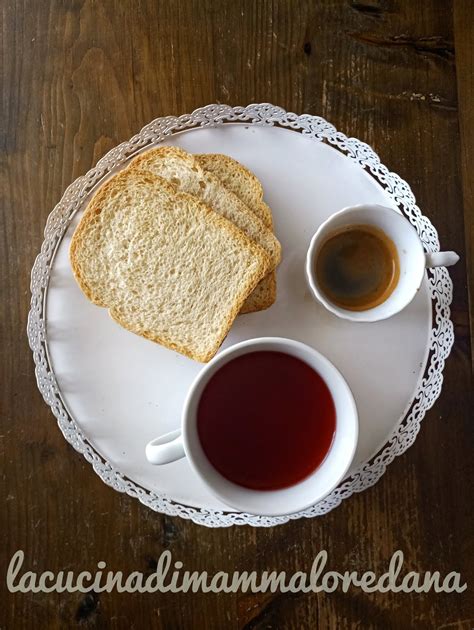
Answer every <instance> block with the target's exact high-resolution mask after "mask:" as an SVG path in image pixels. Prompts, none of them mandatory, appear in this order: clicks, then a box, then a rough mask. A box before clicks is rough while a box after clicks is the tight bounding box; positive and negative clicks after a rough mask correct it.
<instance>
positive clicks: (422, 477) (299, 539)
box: [0, 0, 474, 630]
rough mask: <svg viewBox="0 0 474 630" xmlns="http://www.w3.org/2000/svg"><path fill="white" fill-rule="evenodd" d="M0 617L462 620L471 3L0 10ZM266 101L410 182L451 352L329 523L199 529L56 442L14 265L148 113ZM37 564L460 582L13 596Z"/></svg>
mask: <svg viewBox="0 0 474 630" xmlns="http://www.w3.org/2000/svg"><path fill="white" fill-rule="evenodd" d="M2 7H3V12H2V16H3V21H2V35H3V57H2V61H3V64H2V75H1V76H2V83H3V85H2V88H3V89H2V94H3V100H2V104H3V112H2V116H1V119H0V125H1V165H2V169H1V195H2V203H1V221H2V230H1V254H2V264H1V268H0V275H1V291H2V293H1V302H0V309H1V325H2V327H1V331H2V333H1V368H2V373H1V385H0V386H1V392H0V410H1V429H0V462H1V476H0V484H1V492H2V494H1V497H2V510H1V516H0V528H1V529H0V532H1V535H2V538H3V540H2V543H1V545H0V567H1V574H0V578H1V584H0V592H1V601H0V628H2V629H8V630H10V629H17V628H19V629H22V628H32V629H35V630H36V629H38V628H76V627H86V628H119V629H122V628H124V629H131V628H135V629H137V630H138V629H140V630H141V629H142V628H160V629H171V630H175V629H181V628H184V629H188V628H191V629H195V628H196V629H201V628H203V629H206V630H214V629H216V630H221V629H224V628H225V629H227V628H229V629H237V628H238V629H244V628H245V629H247V630H250V629H258V630H263V629H264V628H265V629H266V628H278V629H280V628H283V629H300V628H305V629H306V628H308V629H313V628H319V629H334V630H336V629H337V630H345V629H352V628H359V629H363V630H366V629H368V630H372V629H377V630H378V629H383V630H391V629H394V630H400V629H411V628H415V629H417V630H418V629H422V630H424V629H427V630H428V629H429V630H431V629H432V628H438V629H441V628H443V629H446V630H447V629H449V630H454V629H462V630H464V629H466V630H471V629H472V628H474V596H473V588H474V563H473V557H474V546H473V542H474V537H473V531H474V496H473V478H474V465H473V456H472V455H473V451H474V431H473V424H472V422H473V416H474V413H473V400H472V374H471V365H472V355H471V345H470V324H471V330H472V323H473V317H472V313H473V311H472V310H471V311H470V310H469V297H468V293H469V291H468V289H469V288H470V294H471V305H472V304H473V302H472V296H473V277H474V276H473V267H472V260H473V257H472V255H473V213H474V188H473V176H472V164H473V163H474V135H473V134H474V106H473V102H474V78H473V77H474V35H473V24H474V3H473V2H471V0H459V1H458V0H454V2H451V1H449V0H446V1H444V0H420V1H419V2H412V1H411V0H352V1H351V0H331V1H324V0H308V1H294V2H291V1H290V0H287V1H279V0H275V1H273V2H271V1H267V0H259V1H254V0H245V1H240V0H229V1H214V2H212V1H211V0H195V1H173V0H167V1H161V0H137V1H135V2H133V1H132V0H130V1H126V0H122V1H120V0H102V1H99V0H97V1H93V0H61V1H60V0H30V1H29V2H27V1H26V0H24V1H21V0H18V1H17V2H13V1H11V0H4V1H3V2H2ZM260 101H269V102H272V103H275V104H278V105H281V106H282V107H284V108H286V109H289V110H292V111H295V112H299V113H302V112H307V113H313V114H320V115H322V116H324V117H326V118H327V119H328V120H329V121H330V122H332V123H334V124H335V125H336V126H337V127H338V128H339V129H341V131H344V132H346V133H348V134H349V135H353V136H356V137H358V138H360V139H362V140H364V141H365V142H368V143H369V144H371V145H372V146H373V147H374V148H375V150H376V151H377V152H378V153H379V155H380V156H381V159H382V161H383V162H384V163H385V164H387V165H388V166H389V167H390V168H391V169H393V170H394V171H396V172H397V173H399V174H400V175H401V177H403V178H405V179H406V180H408V182H409V183H410V185H411V186H412V188H413V191H414V193H415V195H416V198H417V201H418V203H419V206H420V207H421V209H422V211H423V212H424V213H425V214H427V215H428V216H429V217H430V218H431V219H432V221H433V223H434V225H435V226H436V228H437V230H438V233H439V237H440V241H441V245H442V247H443V248H445V249H454V250H456V251H457V252H459V253H460V255H461V261H460V263H459V264H458V265H457V266H456V267H454V268H453V269H452V278H453V281H454V301H453V305H452V319H453V322H454V327H455V334H456V342H455V345H454V348H453V351H452V354H451V356H450V358H449V360H448V362H447V364H446V369H445V372H444V375H445V376H444V385H443V391H442V394H441V396H440V398H439V400H438V401H437V402H436V404H435V406H434V407H433V409H431V410H430V411H429V413H428V414H427V416H426V418H425V420H424V422H423V426H422V429H421V431H420V434H419V436H418V438H417V440H416V443H415V444H414V446H413V447H411V448H410V449H409V450H408V451H407V452H406V453H405V454H404V455H403V456H401V457H399V458H397V460H396V461H395V462H394V463H393V464H391V465H390V467H389V469H388V470H387V473H386V474H385V475H384V477H383V478H382V480H381V481H379V482H378V483H377V484H376V485H375V486H374V487H373V488H371V489H369V490H367V491H365V492H363V493H361V494H358V495H356V496H353V497H352V498H351V499H350V500H348V501H345V502H343V504H342V505H341V506H340V507H339V508H337V509H335V510H333V511H332V512H331V513H330V514H328V515H326V516H324V517H321V518H317V519H312V520H306V519H302V520H299V521H296V522H291V523H289V524H287V525H283V526H279V527H275V528H271V529H258V530H257V529H251V528H249V527H247V526H244V527H234V528H230V529H221V530H209V529H206V528H203V527H199V526H197V525H194V524H192V523H190V522H186V521H183V520H180V519H177V518H170V517H166V516H161V515H159V514H155V513H153V512H152V511H150V510H148V509H147V508H145V507H143V506H142V505H140V504H139V502H138V501H136V500H134V499H132V498H130V497H127V496H123V495H121V494H119V493H117V492H114V491H113V490H112V489H110V488H108V487H107V486H105V485H104V484H103V483H102V481H101V480H100V479H99V477H97V475H95V474H94V472H93V471H92V469H91V467H90V466H89V464H87V463H86V461H85V460H84V459H83V458H82V457H81V456H80V455H78V454H77V453H76V452H75V451H74V450H73V449H72V448H71V447H70V446H69V445H68V444H67V443H66V442H65V440H64V439H63V437H62V436H61V434H60V432H59V430H58V428H57V425H56V422H55V420H54V418H53V416H52V414H51V412H50V410H49V408H48V407H47V406H46V405H45V403H44V402H43V400H42V399H41V396H40V394H39V392H38V390H37V387H36V383H35V377H34V369H33V361H32V357H31V353H30V351H29V349H28V345H27V340H26V334H25V329H26V317H27V312H28V308H29V299H30V295H29V274H30V270H31V266H32V264H33V261H34V258H35V256H36V254H37V253H38V251H39V248H40V245H41V242H42V239H43V229H44V226H45V222H46V218H47V216H48V214H49V212H50V211H51V209H52V208H53V206H54V205H55V203H56V202H57V201H58V200H59V199H60V197H61V195H62V192H63V191H64V189H65V188H66V187H67V185H68V184H69V183H71V182H72V181H73V180H74V179H75V178H76V177H77V176H79V175H81V174H83V173H85V172H86V171H87V170H88V169H89V168H90V167H92V166H93V165H94V163H95V162H96V161H97V159H98V158H100V157H101V156H102V155H103V154H104V153H105V152H106V151H107V150H109V149H110V148H111V147H113V146H114V145H116V144H117V143H119V142H121V141H122V140H125V139H128V138H129V137H130V136H131V135H133V133H135V132H136V131H138V130H139V129H140V128H141V126H142V125H144V124H145V123H147V122H149V121H150V120H152V119H153V118H155V117H157V116H163V115H167V114H181V113H185V112H189V111H191V110H193V109H194V108H196V107H198V106H201V105H205V104H207V103H211V102H223V103H229V104H233V105H236V104H242V105H243V104H247V103H250V102H260ZM17 549H23V550H24V551H25V554H26V560H25V567H26V568H27V569H31V570H35V571H39V572H41V571H44V570H51V571H56V572H57V571H59V570H74V571H76V572H79V571H81V570H83V569H89V570H95V567H96V564H97V562H98V561H99V560H104V561H106V562H107V566H108V568H110V569H114V570H121V571H123V572H124V573H129V572H131V571H134V570H136V571H144V572H150V570H151V568H152V567H153V564H154V562H156V559H157V558H158V557H159V556H160V554H161V552H162V551H163V550H165V549H169V550H170V551H171V552H172V554H173V558H174V559H175V560H181V561H182V562H184V564H185V567H186V568H188V569H190V570H207V571H209V572H210V573H213V572H215V571H218V570H223V571H229V572H231V571H234V570H240V571H243V570H248V571H251V570H257V571H263V570H277V571H280V570H286V571H287V572H289V573H293V572H295V571H297V570H301V571H306V570H309V568H310V565H311V563H312V560H313V558H314V556H315V555H316V554H317V553H318V552H319V551H320V550H322V549H326V550H327V552H328V554H329V568H331V569H334V570H338V571H345V570H354V571H359V572H362V571H364V570H369V569H372V570H374V571H376V572H379V573H380V572H383V571H385V570H386V568H387V564H388V561H389V559H390V557H391V555H392V553H393V552H394V551H395V550H397V549H401V550H403V552H404V554H405V568H406V570H417V571H426V570H439V571H440V572H441V573H442V574H446V573H448V572H450V571H459V572H460V573H461V575H462V577H463V579H464V581H467V583H468V589H467V591H465V592H464V593H462V594H436V593H434V592H430V593H428V594H418V595H417V594H394V593H388V594H364V593H362V592H360V591H358V590H351V591H349V592H348V593H347V594H344V593H342V592H340V591H337V592H335V593H333V594H306V595H288V594H278V593H277V594H273V595H272V594H265V595H259V594H242V593H236V594H203V593H196V594H188V595H182V594H161V595H160V594H154V595H152V594H142V595H139V594H119V593H117V592H113V593H110V594H100V595H98V596H96V595H94V596H92V595H81V594H77V593H71V594H67V593H64V594H57V593H52V594H41V593H38V594H33V593H29V594H21V593H15V594H11V593H9V592H8V591H7V590H6V587H5V579H4V576H5V574H6V567H7V565H8V562H9V560H10V558H11V556H12V554H13V553H14V552H15V551H16V550H17Z"/></svg>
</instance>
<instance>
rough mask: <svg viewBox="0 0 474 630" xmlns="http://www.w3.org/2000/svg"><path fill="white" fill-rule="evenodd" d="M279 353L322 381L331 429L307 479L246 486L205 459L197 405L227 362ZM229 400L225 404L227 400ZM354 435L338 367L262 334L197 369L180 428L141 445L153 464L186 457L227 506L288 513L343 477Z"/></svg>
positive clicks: (350, 402)
mask: <svg viewBox="0 0 474 630" xmlns="http://www.w3.org/2000/svg"><path fill="white" fill-rule="evenodd" d="M255 351H274V352H284V353H286V354H288V355H290V356H294V357H297V358H298V359H300V360H302V361H304V362H305V363H307V364H308V365H309V366H310V367H312V368H313V369H314V370H315V371H316V372H317V373H318V374H319V375H320V376H321V378H322V379H323V380H324V381H325V383H326V385H327V386H328V388H329V391H330V392H331V396H332V398H333V401H334V406H335V408H336V430H335V435H334V439H333V441H332V444H331V447H330V449H329V451H328V453H327V455H326V457H325V459H324V460H323V462H322V463H321V464H320V466H319V467H318V468H317V469H316V470H315V471H314V472H313V473H312V474H311V475H309V477H307V478H306V479H303V481H300V482H299V483H297V484H295V485H293V486H290V487H287V488H283V489H280V490H269V491H267V490H251V489H249V488H245V487H243V486H239V485H237V484H235V483H232V482H231V481H229V480H228V479H226V478H225V477H223V476H222V475H221V474H220V473H219V472H218V471H217V470H216V469H215V468H214V467H213V466H212V464H211V463H210V462H209V460H208V459H207V457H206V455H205V454H204V451H203V449H202V446H201V443H200V441H199V436H198V431H197V422H196V421H197V409H198V404H199V399H200V397H201V394H202V392H203V391H204V388H205V387H206V384H207V383H208V381H209V379H210V378H211V377H212V375H213V374H215V372H217V371H218V370H219V369H220V368H221V367H222V366H223V365H225V364H226V363H227V362H228V361H230V360H232V359H234V358H236V357H238V356H240V355H243V354H247V353H249V352H255ZM232 402H233V401H232V400H229V405H232ZM357 437H358V418H357V409H356V405H355V402H354V398H353V396H352V393H351V391H350V389H349V386H348V385H347V383H346V381H345V380H344V378H343V377H342V375H341V374H340V372H339V371H338V370H337V369H336V368H335V367H334V366H333V365H332V363H330V361H329V360H328V359H326V358H325V357H324V356H322V355H321V354H320V353H319V352H317V351H316V350H314V349H313V348H310V347H309V346H307V345H305V344H303V343H300V342H298V341H293V340H291V339H283V338H279V337H263V338H259V339H250V340H249V341H243V342H241V343H238V344H236V345H234V346H232V347H230V348H228V349H227V350H224V351H223V352H221V353H219V354H218V355H217V356H216V357H214V359H213V360H212V361H210V362H209V363H208V364H207V365H206V366H205V367H204V368H203V370H202V371H201V372H200V373H199V375H198V376H197V378H196V380H195V381H194V383H193V384H192V386H191V389H190V390H189V393H188V396H187V399H186V402H185V404H184V408H183V414H182V419H181V429H179V430H177V431H172V432H171V433H167V434H166V435H162V436H160V437H158V438H156V439H155V440H153V441H151V442H149V444H147V446H146V457H147V459H148V461H149V462H151V463H152V464H168V463H170V462H173V461H175V460H177V459H180V458H182V457H187V458H188V461H189V463H190V465H191V467H192V468H193V470H194V471H195V473H196V474H197V475H198V476H199V477H200V478H201V480H202V481H203V482H204V483H205V484H206V486H207V487H208V488H209V490H210V491H211V492H212V493H213V494H214V495H215V496H217V497H218V498H219V499H221V500H222V501H223V502H224V503H226V504H227V505H229V506H230V507H232V508H235V509H237V510H241V511H242V512H248V513H251V514H257V515H262V516H276V515H283V514H291V513H293V512H298V511H300V510H303V509H305V508H307V507H309V506H310V505H313V504H314V503H317V502H318V501H320V500H321V499H322V498H324V497H325V496H326V495H327V494H329V492H331V490H333V489H334V488H335V487H336V486H337V485H338V483H339V482H340V481H341V480H342V479H343V478H344V475H345V474H346V473H347V471H348V469H349V466H350V464H351V462H352V459H353V457H354V452H355V449H356V446H357Z"/></svg>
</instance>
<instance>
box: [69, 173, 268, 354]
mask: <svg viewBox="0 0 474 630" xmlns="http://www.w3.org/2000/svg"><path fill="white" fill-rule="evenodd" d="M70 260H71V265H72V269H73V272H74V275H75V277H76V279H77V281H78V283H79V286H80V287H81V289H82V290H83V292H84V293H85V294H86V296H87V297H88V298H89V299H90V300H91V301H92V302H94V303H95V304H98V305H100V306H103V307H106V308H108V309H109V312H110V314H111V316H112V317H113V319H115V320H116V321H117V322H119V323H120V324H121V325H122V326H123V327H124V328H127V329H128V330H130V331H132V332H134V333H136V334H138V335H141V336H143V337H146V338H148V339H151V340H153V341H155V342H158V343H160V344H162V345H164V346H167V347H168V348H171V349H173V350H176V351H178V352H181V353H182V354H185V355H187V356H189V357H191V358H192V359H195V360H197V361H203V362H206V361H209V360H210V359H211V358H212V356H213V355H214V354H215V353H216V352H217V350H218V348H219V346H220V344H221V343H222V341H223V340H224V338H225V336H226V335H227V332H228V330H229V328H230V326H231V325H232V322H233V320H234V318H235V317H236V315H237V314H238V312H239V310H240V308H241V306H242V304H243V302H244V300H245V298H246V297H247V296H248V294H249V293H250V292H251V291H252V290H253V289H254V288H255V286H256V284H257V283H258V281H259V280H260V279H261V278H262V277H263V276H264V275H265V274H266V273H267V272H268V269H269V268H270V260H269V257H268V255H267V253H266V252H265V251H264V249H263V248H262V247H260V246H259V245H257V244H256V243H254V242H253V241H252V240H251V239H250V238H248V237H247V236H246V235H245V234H244V233H243V232H242V231H241V230H239V229H238V228H237V227H236V226H235V225H234V224H233V223H232V222H231V221H228V220H227V219H225V218H224V217H222V216H220V215H218V214H217V213H216V212H214V211H213V210H211V209H210V208H209V207H208V206H207V205H206V204H204V203H202V202H200V201H198V200H197V199H196V198H195V197H193V196H191V195H187V194H184V193H176V192H175V190H174V188H173V186H171V185H170V184H169V183H168V182H166V181H165V180H164V179H162V178H159V177H156V176H154V175H152V174H150V173H146V172H139V171H132V170H129V169H125V170H124V171H122V172H120V173H118V174H117V175H115V176H114V177H112V178H111V179H110V180H109V181H108V182H106V183H105V184H104V185H103V186H102V187H101V188H100V189H99V191H98V192H97V194H96V195H95V196H94V197H93V199H92V200H91V202H90V203H89V205H88V207H87V208H86V210H85V212H84V215H83V216H82V218H81V221H80V223H79V225H78V227H77V228H76V231H75V233H74V235H73V238H72V242H71V247H70Z"/></svg>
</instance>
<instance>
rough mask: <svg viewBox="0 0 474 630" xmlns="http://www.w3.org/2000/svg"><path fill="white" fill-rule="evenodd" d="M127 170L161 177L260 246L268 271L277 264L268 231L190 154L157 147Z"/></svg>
mask: <svg viewBox="0 0 474 630" xmlns="http://www.w3.org/2000/svg"><path fill="white" fill-rule="evenodd" d="M128 168H129V169H130V170H134V171H145V172H150V173H153V175H157V176H159V177H164V178H165V179H167V180H168V181H170V182H171V183H172V184H173V185H174V186H176V189H177V190H178V191H181V192H185V193H189V194H191V195H194V196H195V197H197V198H198V199H200V200H201V201H203V202H204V203H206V204H207V205H208V206H210V207H211V208H212V209H213V210H215V211H216V212H217V213H219V214H221V215H222V216H224V217H226V218H227V219H229V220H230V221H232V222H233V223H234V224H235V225H236V226H237V227H238V228H240V229H241V230H242V231H243V232H245V234H247V236H249V237H250V238H251V239H252V240H253V241H255V242H256V243H258V244H259V245H261V247H263V249H265V251H266V252H267V253H268V255H269V257H270V260H271V263H272V269H274V268H275V267H276V266H277V265H278V263H279V262H280V258H281V246H280V243H279V242H278V240H277V239H276V238H275V235H274V234H273V233H272V231H271V230H269V229H268V227H267V226H266V225H265V224H264V222H263V221H262V220H261V219H259V218H258V216H257V215H256V214H254V213H253V212H252V210H250V209H249V208H248V207H247V206H246V204H245V203H244V202H243V201H241V200H240V199H239V198H238V197H237V195H235V194H234V193H232V192H231V191H230V190H228V189H227V188H226V187H225V186H224V185H223V184H222V183H221V181H220V180H219V179H218V178H217V177H215V176H214V175H213V174H212V173H210V172H208V171H205V170H204V169H203V168H202V167H201V166H200V165H199V162H198V161H197V160H196V159H195V158H194V156H193V155H191V154H190V153H187V152H186V151H183V149H180V148H178V147H169V146H162V147H157V148H154V149H149V150H148V151H145V152H144V153H141V154H140V155H138V156H137V157H136V158H134V159H133V160H132V161H131V163H130V165H129V166H128Z"/></svg>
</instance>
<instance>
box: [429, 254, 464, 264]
mask: <svg viewBox="0 0 474 630" xmlns="http://www.w3.org/2000/svg"><path fill="white" fill-rule="evenodd" d="M458 260H459V256H458V255H457V254H456V252H433V253H431V254H426V266H427V267H451V265H455V264H456V263H457V262H458Z"/></svg>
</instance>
